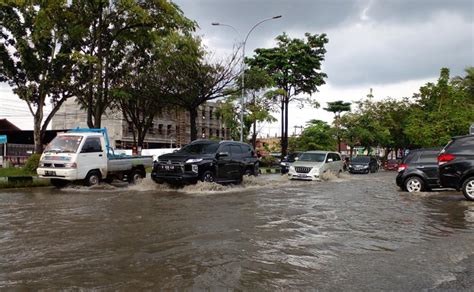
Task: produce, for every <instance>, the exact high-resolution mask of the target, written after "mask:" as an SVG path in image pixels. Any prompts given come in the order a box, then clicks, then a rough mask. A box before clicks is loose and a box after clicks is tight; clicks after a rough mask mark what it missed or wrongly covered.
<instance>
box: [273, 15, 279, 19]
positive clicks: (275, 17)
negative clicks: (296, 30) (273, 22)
mask: <svg viewBox="0 0 474 292" xmlns="http://www.w3.org/2000/svg"><path fill="white" fill-rule="evenodd" d="M277 18H281V15H277V16H273V17H272V19H277Z"/></svg>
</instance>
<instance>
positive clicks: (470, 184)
mask: <svg viewBox="0 0 474 292" xmlns="http://www.w3.org/2000/svg"><path fill="white" fill-rule="evenodd" d="M462 193H463V194H464V197H466V199H468V200H469V201H474V177H470V178H468V179H466V181H464V183H463V184H462Z"/></svg>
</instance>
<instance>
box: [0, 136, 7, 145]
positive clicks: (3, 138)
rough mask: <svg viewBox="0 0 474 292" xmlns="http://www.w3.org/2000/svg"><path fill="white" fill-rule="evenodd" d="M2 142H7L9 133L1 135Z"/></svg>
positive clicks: (0, 141)
mask: <svg viewBox="0 0 474 292" xmlns="http://www.w3.org/2000/svg"><path fill="white" fill-rule="evenodd" d="M0 144H7V135H0Z"/></svg>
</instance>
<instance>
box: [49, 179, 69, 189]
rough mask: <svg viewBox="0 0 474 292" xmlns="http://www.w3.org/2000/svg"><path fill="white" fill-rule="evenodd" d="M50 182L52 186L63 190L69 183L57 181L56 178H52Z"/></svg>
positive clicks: (61, 180)
mask: <svg viewBox="0 0 474 292" xmlns="http://www.w3.org/2000/svg"><path fill="white" fill-rule="evenodd" d="M50 182H51V184H52V185H53V186H55V187H57V188H58V189H60V188H64V187H66V186H68V185H69V183H70V182H69V181H67V180H63V179H57V178H52V179H51V180H50Z"/></svg>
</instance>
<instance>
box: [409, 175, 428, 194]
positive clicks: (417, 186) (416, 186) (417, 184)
mask: <svg viewBox="0 0 474 292" xmlns="http://www.w3.org/2000/svg"><path fill="white" fill-rule="evenodd" d="M423 189H424V183H423V180H422V179H421V178H419V177H417V176H412V177H409V178H408V179H406V180H405V190H406V191H407V192H409V193H415V192H421V191H423Z"/></svg>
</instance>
